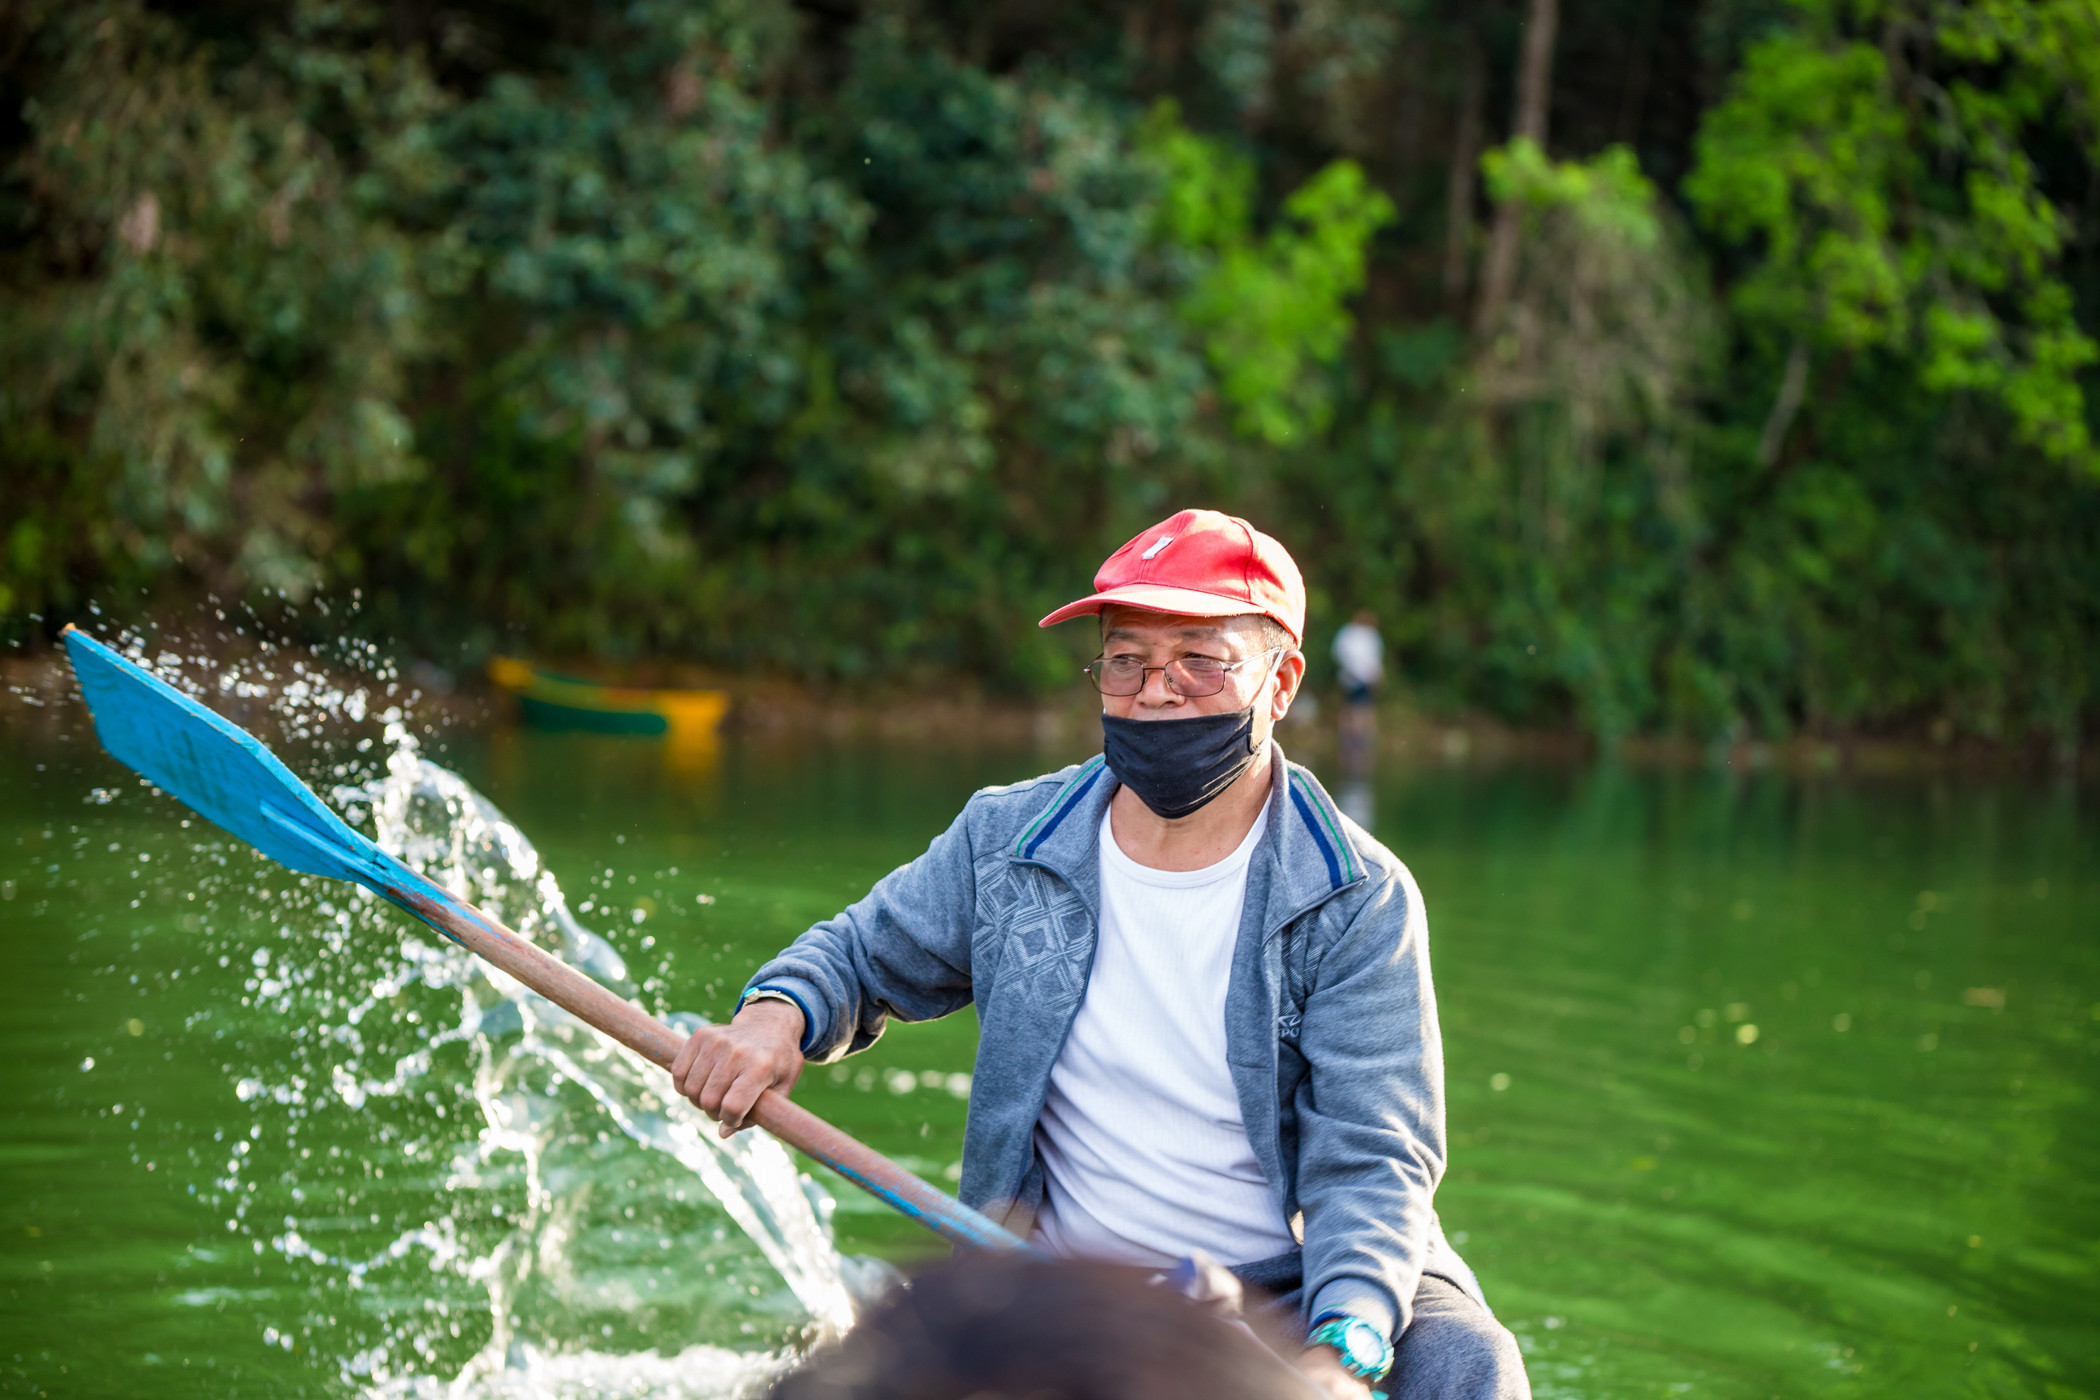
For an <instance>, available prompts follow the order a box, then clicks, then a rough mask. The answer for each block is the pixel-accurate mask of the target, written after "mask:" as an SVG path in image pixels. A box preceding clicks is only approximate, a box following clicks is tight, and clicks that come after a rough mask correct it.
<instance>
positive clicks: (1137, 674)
mask: <svg viewBox="0 0 2100 1400" xmlns="http://www.w3.org/2000/svg"><path fill="white" fill-rule="evenodd" d="M1286 650H1288V648H1286V647H1270V648H1269V649H1268V650H1267V651H1265V652H1262V653H1260V654H1259V655H1256V656H1250V657H1248V658H1247V659H1246V660H1244V661H1219V660H1217V659H1216V658H1215V657H1209V656H1183V657H1177V658H1176V659H1174V660H1172V661H1169V662H1168V663H1167V664H1166V665H1164V666H1147V665H1146V664H1145V663H1144V662H1142V661H1139V660H1138V659H1137V658H1136V657H1132V656H1104V657H1100V658H1098V659H1096V660H1093V661H1090V662H1088V663H1087V664H1086V665H1084V666H1082V667H1080V668H1079V669H1080V670H1082V671H1084V672H1086V676H1087V679H1088V680H1090V681H1092V682H1093V683H1094V689H1096V690H1098V691H1100V692H1101V693H1102V694H1103V695H1135V694H1137V693H1138V692H1139V691H1141V690H1143V689H1144V688H1145V679H1146V677H1147V676H1149V675H1150V674H1151V673H1152V672H1154V671H1164V672H1166V676H1167V688H1168V689H1169V690H1171V691H1173V692H1174V693H1175V694H1176V695H1181V696H1185V697H1187V698H1188V699H1191V700H1200V699H1202V698H1203V697H1204V696H1206V695H1216V694H1217V693H1218V692H1219V691H1221V690H1223V689H1224V688H1225V682H1226V680H1227V679H1228V678H1230V677H1231V676H1232V675H1233V674H1234V673H1235V672H1237V671H1238V670H1239V669H1240V668H1241V667H1242V666H1252V665H1253V664H1254V663H1255V662H1257V661H1266V660H1267V659H1268V658H1270V657H1272V656H1274V655H1276V653H1278V652H1280V651H1286Z"/></svg>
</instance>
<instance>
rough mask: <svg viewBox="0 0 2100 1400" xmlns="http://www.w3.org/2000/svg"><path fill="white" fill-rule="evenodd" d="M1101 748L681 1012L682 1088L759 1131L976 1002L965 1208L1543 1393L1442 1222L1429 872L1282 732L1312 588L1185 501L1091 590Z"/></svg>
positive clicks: (1251, 532)
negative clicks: (711, 1001) (818, 1067)
mask: <svg viewBox="0 0 2100 1400" xmlns="http://www.w3.org/2000/svg"><path fill="white" fill-rule="evenodd" d="M1082 615H1094V616H1097V617H1098V619H1099V623H1098V625H1099V627H1100V635H1101V655H1100V656H1099V657H1098V658H1097V659H1096V660H1094V661H1093V662H1092V663H1090V664H1089V665H1088V666H1087V667H1086V674H1087V675H1088V677H1089V678H1090V679H1091V680H1092V681H1093V683H1094V685H1095V687H1096V688H1097V689H1098V690H1099V691H1100V692H1101V727H1102V740H1103V742H1102V753H1101V754H1100V755H1099V756H1098V757H1095V758H1093V759H1090V760H1088V761H1087V762H1085V763H1082V764H1078V765H1075V766H1073V767H1071V768H1067V769H1064V770H1062V771H1060V772H1056V773H1051V774H1047V775H1045V776H1044V777H1041V778H1036V779H1032V780H1030V781H1028V782H1023V783H1017V784H1014V785H1013V786H1011V787H1001V788H987V789H985V790H984V791H982V792H979V793H977V794H976V795H975V796H974V797H972V798H971V799H970V802H969V803H968V805H967V806H966V807H965V808H964V809H963V812H962V814H961V815H960V816H959V817H957V818H956V820H955V822H954V824H953V825H951V826H950V827H949V828H948V830H947V831H945V832H943V833H942V834H941V836H940V837H938V838H937V839H936V840H935V841H934V843H933V845H932V846H931V847H929V848H928V849H927V851H926V853H925V854H924V855H922V856H920V857H919V858H918V859H917V860H915V861H913V862H911V863H910V864H909V865H906V866H903V867H901V868H899V869H898V870H895V871H893V872H891V873H890V874H889V875H888V876H886V877H884V878H883V879H882V880H881V881H880V882H878V883H877V884H876V886H875V888H874V889H873V890H871V891H869V893H868V895H867V897H866V898H864V899H862V900H861V901H860V902H858V903H856V904H854V905H853V906H852V907H851V908H849V909H847V910H845V911H844V912H843V913H841V914H839V915H838V916H837V917H836V918H833V919H827V920H825V921H824V922H823V923H820V924H818V925H816V926H815V927H814V928H812V929H810V930H809V931H808V932H807V933H805V934H803V935H802V936H801V937H800V938H798V939H796V940H795V942H794V943H793V944H791V945H790V946H789V947H788V948H786V949H785V950H783V951H782V952H781V954H780V955H779V956H778V957H776V958H774V959H773V960H772V961H771V962H769V963H767V964H766V965H765V966H764V967H761V968H760V969H759V970H758V972H757V974H756V975H754V976H753V978H752V979H751V982H750V983H749V984H748V985H747V986H746V988H745V990H744V994H743V996H742V997H741V998H740V1000H739V1003H738V1009H737V1013H736V1016H735V1017H734V1019H733V1020H732V1021H731V1022H730V1024H728V1025H726V1026H708V1027H703V1028H702V1029H701V1030H699V1031H697V1032H695V1033H694V1035H693V1037H692V1039H691V1040H690V1041H689V1042H688V1043H687V1044H686V1046H685V1048H684V1049H683V1050H682V1051H681V1052H680V1053H679V1056H678V1058H677V1060H676V1062H675V1063H674V1064H673V1065H672V1075H673V1078H674V1080H675V1081H676V1082H677V1084H678V1085H679V1088H680V1090H681V1091H682V1092H683V1093H685V1094H686V1095H687V1096H688V1097H689V1098H691V1099H692V1100H693V1101H694V1102H695V1103H696V1104H698V1105H699V1106H700V1107H701V1108H702V1109H704V1110H705V1111H706V1112H708V1113H709V1114H711V1115H713V1116H714V1117H715V1118H717V1119H718V1120H719V1121H720V1123H721V1125H722V1129H721V1130H722V1132H723V1133H724V1135H727V1134H728V1133H731V1132H734V1131H736V1130H738V1129H739V1128H741V1127H742V1126H743V1125H744V1122H745V1116H746V1115H747V1114H748V1113H749V1112H750V1110H751V1106H752V1105H753V1104H754V1103H755V1102H757V1099H758V1096H759V1095H760V1094H761V1093H763V1092H764V1091H765V1090H767V1089H778V1090H780V1091H781V1092H783V1093H786V1092H789V1091H790V1090H791V1089H792V1088H793V1087H794V1084H795V1081H796V1078H797V1077H798V1076H799V1074H800V1073H801V1068H802V1065H803V1064H804V1063H805V1062H807V1061H818V1062H828V1061H831V1060H835V1059H837V1058H839V1057H841V1056H844V1055H847V1054H850V1053H852V1052H853V1051H856V1050H860V1049H864V1048H866V1047H867V1046H868V1045H870V1044H872V1043H874V1040H875V1038H876V1037H877V1036H879V1035H880V1034H881V1033H882V1029H883V1026H884V1024H885V1023H886V1021H887V1019H888V1018H889V1017H891V1016H896V1017H900V1018H902V1019H904V1020H908V1021H918V1020H928V1019H932V1018H934V1017H938V1016H945V1015H948V1014H950V1013H952V1012H955V1011H958V1010H960V1009H962V1008H963V1007H965V1006H971V1005H974V1006H975V1007H976V1010H977V1016H978V1020H979V1024H980V1028H981V1034H980V1037H979V1042H978V1052H977V1064H976V1072H975V1074H974V1075H973V1078H972V1091H971V1096H970V1113H969V1124H968V1127H967V1129H966V1131H965V1136H964V1142H963V1174H962V1187H961V1195H962V1198H963V1200H964V1201H966V1202H968V1203H969V1204H971V1205H973V1206H976V1207H978V1208H979V1209H982V1210H986V1211H988V1212H989V1213H991V1214H993V1215H994V1216H996V1217H1001V1218H1004V1219H1005V1220H1006V1221H1007V1223H1008V1224H1009V1225H1010V1226H1011V1227H1013V1228H1014V1229H1016V1230H1017V1231H1019V1232H1021V1233H1024V1234H1027V1235H1029V1236H1030V1237H1031V1238H1033V1239H1034V1240H1035V1241H1036V1242H1037V1243H1039V1244H1041V1245H1042V1246H1043V1247H1044V1248H1046V1249H1048V1250H1049V1251H1050V1252H1052V1253H1055V1254H1062V1255H1068V1256H1074V1257H1087V1258H1096V1259H1107V1260H1113V1261H1117V1262H1122V1263H1128V1264H1135V1265H1142V1266H1146V1267H1162V1266H1168V1265H1172V1264H1174V1263H1175V1262H1177V1261H1179V1260H1181V1259H1184V1258H1190V1257H1196V1256H1208V1257H1209V1258H1212V1259H1217V1260H1222V1261H1224V1262H1226V1263H1227V1264H1228V1265H1229V1266H1230V1267H1231V1268H1232V1269H1233V1271H1234V1272H1235V1273H1237V1274H1238V1275H1239V1276H1240V1277H1241V1278H1242V1279H1244V1280H1246V1281H1247V1282H1249V1283H1251V1284H1254V1285H1256V1286H1258V1287H1260V1288H1261V1289H1263V1290H1266V1291H1268V1292H1270V1293H1273V1294H1275V1295H1277V1298H1278V1305H1279V1306H1280V1307H1283V1308H1285V1309H1291V1310H1295V1311H1296V1313H1297V1315H1298V1318H1299V1321H1300V1322H1301V1323H1302V1325H1303V1326H1304V1327H1305V1333H1306V1350H1305V1353H1304V1356H1303V1357H1302V1358H1301V1363H1300V1364H1301V1367H1302V1368H1303V1369H1304V1370H1305V1371H1306V1373H1307V1374H1308V1375H1310V1376H1312V1377H1313V1378H1314V1379H1315V1380H1316V1381H1318V1382H1319V1383H1320V1384H1321V1385H1322V1386H1323V1387H1325V1388H1326V1390H1327V1391H1328V1392H1329V1393H1331V1394H1333V1395H1335V1396H1338V1397H1351V1398H1352V1400H1362V1397H1366V1396H1368V1395H1370V1394H1372V1393H1373V1387H1374V1386H1375V1387H1377V1388H1378V1391H1379V1392H1381V1393H1387V1394H1391V1395H1395V1396H1404V1397H1410V1400H1413V1398H1414V1397H1421V1400H1428V1397H1432V1396H1434V1397H1454V1400H1456V1398H1458V1397H1463V1400H1515V1397H1528V1396H1529V1394H1530V1389H1529V1385H1528V1383H1527V1381H1526V1379H1525V1376H1524V1366H1523V1360H1522V1357H1521V1355H1520V1354H1519V1353H1518V1351H1517V1347H1516V1342H1515V1339H1514V1338H1512V1337H1511V1336H1510V1334H1509V1333H1508V1331H1507V1330H1505V1329H1504V1328H1503V1327H1502V1326H1501V1325H1500V1324H1499V1323H1497V1322H1496V1321H1495V1319H1494V1315H1493V1314H1492V1313H1490V1312H1489V1311H1488V1308H1487V1305H1486V1304H1485V1302H1484V1301H1482V1299H1481V1296H1480V1287H1479V1284H1478V1283H1477V1282H1476V1281H1475V1280H1474V1278H1473V1274H1472V1272H1471V1270H1469V1269H1468V1268H1467V1267H1466V1265H1465V1263H1464V1262H1463V1261H1462V1260H1460V1259H1459V1257H1458V1255H1457V1254H1456V1253H1455V1252H1454V1251H1453V1250H1452V1248H1451V1246H1450V1244H1449V1243H1448V1242H1447V1241H1446V1240H1445V1238H1444V1233H1443V1230H1442V1227H1441V1226H1440V1225H1439V1224H1438V1221H1437V1216H1436V1210H1435V1204H1434V1197H1435V1192H1436V1186H1437V1182H1438V1181H1439V1179H1440V1178H1441V1177H1442V1175H1443V1170H1444V1161H1445V1153H1444V1096H1443V1051H1442V1044H1441V1041H1440V1038H1439V1036H1438V1031H1437V1021H1436V1001H1435V993H1434V990H1433V987H1432V984H1431V981H1430V975H1429V949H1428V927H1427V923H1426V921H1425V919H1424V916H1423V912H1422V896H1421V892H1420V891H1419V890H1418V889H1417V888H1416V887H1415V882H1414V879H1413V877H1412V876H1411V875H1409V874H1408V872H1407V869H1406V867H1405V866H1403V865H1401V863H1400V862H1399V861H1398V860H1397V859H1395V858H1394V856H1393V854H1392V853H1391V852H1390V851H1388V850H1386V849H1385V847H1383V846H1381V845H1379V844H1378V842H1377V841H1375V840H1374V839H1372V837H1371V836H1370V835H1369V834H1368V833H1366V832H1365V831H1363V830H1362V829H1361V828H1359V827H1358V826H1356V825H1355V824H1354V823H1352V822H1351V821H1349V819H1348V818H1347V817H1345V816H1343V815H1342V813H1341V812H1340V811H1339V810H1338V809H1337V808H1336V807H1335V804H1334V803H1333V802H1332V801H1330V800H1329V798H1328V796H1327V794H1326V792H1325V791H1324V790H1323V789H1322V788H1321V786H1320V784H1319V782H1318V780H1316V779H1315V778H1314V777H1313V776H1312V774H1311V773H1309V772H1307V771H1306V770H1305V769H1303V768H1300V767H1298V766H1296V765H1294V764H1292V763H1290V762H1289V761H1288V760H1286V759H1285V758H1284V756H1283V753H1282V751H1281V750H1280V749H1279V748H1278V747H1277V745H1276V743H1275V741H1274V739H1273V738H1272V732H1273V730H1274V728H1275V725H1276V722H1277V721H1278V720H1280V719H1282V718H1283V716H1284V715H1285V714H1286V713H1287V712H1288V711H1289V709H1290V706H1291V700H1292V698H1293V697H1294V696H1295V695H1296V694H1297V691H1298V686H1299V683H1300V681H1301V680H1303V678H1304V675H1305V661H1304V658H1303V657H1302V656H1301V655H1300V654H1299V644H1300V643H1301V641H1302V640H1303V638H1304V636H1305V585H1304V582H1303V580H1302V579H1301V578H1300V577H1299V573H1298V568H1297V565H1296V564H1295V563H1293V562H1292V560H1291V557H1290V554H1289V553H1288V552H1287V551H1286V550H1285V549H1284V548H1283V546H1282V545H1280V544H1278V543H1277V542H1276V541H1275V540H1273V539H1271V538H1270V537H1269V536H1267V535H1264V534H1262V533H1261V532H1260V531H1259V530H1256V529H1255V528H1254V527H1253V526H1252V525H1250V524H1248V523H1247V522H1246V521H1244V520H1241V519H1238V518H1237V517H1234V516H1228V515H1221V514H1219V513H1218V512H1216V511H1208V510H1185V511H1181V512H1179V513H1177V514H1175V515H1173V516H1170V517H1169V518H1168V519H1166V520H1164V521H1161V522H1160V523H1159V524H1158V525H1155V526H1153V527H1152V528H1151V529H1149V530H1146V531H1143V532H1142V533H1140V534H1139V535H1138V536H1137V537H1136V538H1135V539H1133V540H1131V541H1130V542H1129V543H1128V544H1126V545H1124V546H1123V547H1122V548H1121V549H1119V550H1117V551H1116V552H1115V553H1114V554H1113V555H1111V556H1110V557H1109V559H1108V561H1107V562H1106V563H1104V564H1103V565H1102V566H1101V569H1100V571H1099V572H1098V573H1097V574H1096V575H1095V576H1094V592H1093V593H1091V594H1090V595H1088V596H1087V597H1085V598H1081V599H1079V600H1078V601H1076V602H1073V603H1070V604H1067V605H1066V606H1065V607H1062V608H1059V609H1058V610H1057V611H1055V612H1053V613H1051V614H1050V615H1049V616H1048V617H1046V618H1044V619H1043V621H1042V625H1043V626H1045V627H1048V626H1051V625H1053V624H1055V623H1058V622H1062V621H1064V620H1066V619H1068V618H1073V617H1078V616H1082Z"/></svg>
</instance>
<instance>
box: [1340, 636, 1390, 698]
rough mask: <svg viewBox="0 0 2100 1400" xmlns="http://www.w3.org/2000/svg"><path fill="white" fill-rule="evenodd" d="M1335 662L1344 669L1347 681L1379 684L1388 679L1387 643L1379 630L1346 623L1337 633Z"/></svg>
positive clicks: (1359, 683)
mask: <svg viewBox="0 0 2100 1400" xmlns="http://www.w3.org/2000/svg"><path fill="white" fill-rule="evenodd" d="M1334 660H1335V664H1336V665H1338V666H1340V667H1341V669H1342V678H1343V679H1344V680H1350V681H1354V682H1356V684H1358V685H1376V684H1378V683H1379V682H1380V681H1381V680H1384V679H1385V643H1384V641H1383V640H1381V639H1380V638H1379V635H1378V629H1377V628H1376V627H1370V626H1366V625H1365V624H1364V623H1361V622H1350V623H1345V624H1344V625H1343V627H1342V630H1341V631H1339V632H1337V633H1335V634H1334Z"/></svg>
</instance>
